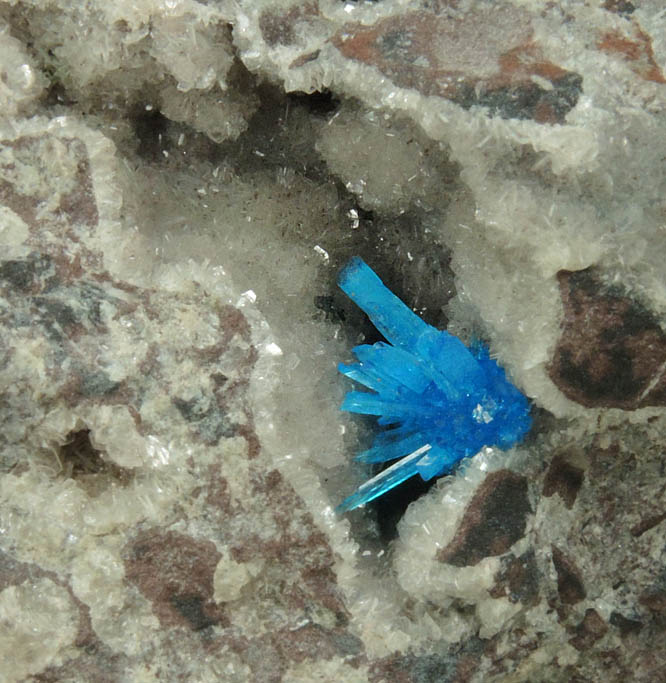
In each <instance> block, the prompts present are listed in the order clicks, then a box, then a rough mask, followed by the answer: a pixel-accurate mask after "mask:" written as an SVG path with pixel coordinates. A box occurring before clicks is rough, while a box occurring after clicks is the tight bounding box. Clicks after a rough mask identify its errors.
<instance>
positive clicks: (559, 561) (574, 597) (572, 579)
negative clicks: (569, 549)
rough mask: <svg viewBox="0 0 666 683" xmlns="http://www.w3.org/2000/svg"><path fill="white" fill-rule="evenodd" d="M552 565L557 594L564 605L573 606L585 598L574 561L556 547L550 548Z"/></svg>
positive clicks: (578, 571)
mask: <svg viewBox="0 0 666 683" xmlns="http://www.w3.org/2000/svg"><path fill="white" fill-rule="evenodd" d="M551 551H552V557H553V565H554V567H555V571H556V572H557V592H558V594H559V596H560V600H561V601H562V602H563V603H564V604H565V605H575V604H576V603H577V602H580V601H581V600H583V599H584V598H585V595H586V592H585V587H584V586H583V580H582V578H581V573H580V570H579V569H578V567H577V566H576V564H575V563H574V561H573V560H572V559H571V558H569V557H567V556H566V555H565V554H564V553H563V552H562V551H561V550H560V549H559V548H558V547H556V546H554V545H553V546H551Z"/></svg>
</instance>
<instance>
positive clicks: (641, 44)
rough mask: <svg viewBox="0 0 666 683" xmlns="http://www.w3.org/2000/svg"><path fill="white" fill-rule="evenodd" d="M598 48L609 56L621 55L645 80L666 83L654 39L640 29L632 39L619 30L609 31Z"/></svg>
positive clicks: (600, 41)
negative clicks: (656, 57)
mask: <svg viewBox="0 0 666 683" xmlns="http://www.w3.org/2000/svg"><path fill="white" fill-rule="evenodd" d="M597 47H598V48H599V49H600V50H603V51H604V52H607V53H609V54H616V55H620V56H621V57H622V59H624V61H626V62H629V63H630V66H631V70H632V71H633V72H634V73H635V74H636V75H637V76H640V77H641V78H643V79H644V80H646V81H653V82H654V83H666V78H664V74H663V73H662V72H661V69H660V68H659V65H658V64H657V61H656V60H655V58H654V51H653V49H652V39H651V38H650V36H649V35H647V33H645V32H643V31H641V30H640V29H639V28H636V29H635V31H634V36H633V37H632V38H630V37H629V36H626V35H624V34H623V33H621V32H620V31H619V30H617V31H609V32H607V33H605V34H604V35H603V36H602V37H601V39H600V40H599V42H598V43H597Z"/></svg>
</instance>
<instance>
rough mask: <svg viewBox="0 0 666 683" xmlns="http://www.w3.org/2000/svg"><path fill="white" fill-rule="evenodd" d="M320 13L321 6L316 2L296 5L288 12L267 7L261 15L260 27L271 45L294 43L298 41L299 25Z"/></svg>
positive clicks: (263, 35)
mask: <svg viewBox="0 0 666 683" xmlns="http://www.w3.org/2000/svg"><path fill="white" fill-rule="evenodd" d="M318 15H319V8H318V7H317V4H316V3H314V2H306V3H304V4H302V5H295V6H294V7H292V8H291V9H289V10H287V11H286V12H280V11H279V10H274V9H267V10H264V12H263V13H262V14H261V16H260V17H259V28H260V30H261V35H262V37H263V39H264V40H265V41H266V43H267V45H269V46H270V47H275V46H276V45H293V44H294V43H295V42H296V33H297V30H298V27H297V25H298V24H300V23H304V22H305V23H307V22H308V21H310V20H312V19H313V18H314V17H316V16H318Z"/></svg>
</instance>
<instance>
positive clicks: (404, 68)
mask: <svg viewBox="0 0 666 683" xmlns="http://www.w3.org/2000/svg"><path fill="white" fill-rule="evenodd" d="M490 15H492V21H490ZM531 38H532V30H531V27H530V18H529V15H528V14H526V13H524V12H521V11H520V10H518V9H515V8H513V7H511V6H508V5H505V6H500V7H497V8H493V9H488V10H472V11H470V12H468V13H466V14H464V15H462V16H461V17H460V18H458V17H447V16H438V15H436V14H431V13H430V12H413V13H407V14H404V15H401V16H398V17H391V18H389V19H384V20H382V21H379V22H377V24H375V25H373V26H369V27H368V26H363V25H353V24H348V25H345V26H344V28H343V30H342V31H340V32H339V33H338V34H337V35H335V36H334V37H333V44H334V45H335V46H336V47H337V48H338V49H339V50H340V51H341V53H342V54H343V55H345V56H346V57H349V58H351V59H355V60H358V61H360V62H363V63H364V64H368V65H371V66H375V67H377V68H378V69H379V70H380V71H381V72H382V73H383V74H384V75H385V76H387V77H388V78H389V79H390V80H391V81H392V82H394V83H395V84H396V85H398V86H400V87H402V88H414V89H416V90H418V91H419V92H420V93H422V94H423V95H426V96H433V95H434V96H439V97H444V98H446V99H450V100H452V101H454V102H456V103H458V104H460V105H461V106H463V107H465V108H469V107H472V106H474V105H480V106H485V107H488V109H489V111H490V112H491V113H493V114H499V115H501V116H504V117H507V118H511V117H517V118H533V119H535V120H536V121H539V122H542V123H545V122H547V123H561V122H562V121H563V120H564V116H565V115H566V114H567V112H568V111H569V110H570V109H571V108H572V107H573V106H575V104H576V101H577V100H578V95H579V94H580V92H581V83H582V78H581V77H580V76H579V75H577V74H575V73H571V72H568V71H567V70H565V69H563V68H561V67H559V66H557V65H556V64H553V63H551V62H549V61H548V60H547V59H545V58H544V57H543V56H542V54H541V51H540V50H539V48H538V46H537V45H536V44H535V43H534V42H533V41H532V39H531ZM532 77H538V78H540V79H543V80H544V81H545V82H546V83H548V87H547V88H545V87H543V86H541V85H538V84H537V82H536V80H534V79H533V78H532Z"/></svg>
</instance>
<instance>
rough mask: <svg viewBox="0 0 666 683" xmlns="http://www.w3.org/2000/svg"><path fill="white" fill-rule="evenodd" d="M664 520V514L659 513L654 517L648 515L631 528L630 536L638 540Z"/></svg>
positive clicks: (665, 515)
mask: <svg viewBox="0 0 666 683" xmlns="http://www.w3.org/2000/svg"><path fill="white" fill-rule="evenodd" d="M665 519H666V512H660V513H658V514H655V515H648V516H647V517H643V519H641V521H640V522H637V523H636V524H634V526H632V527H631V535H632V536H634V537H635V538H639V537H640V536H642V535H643V534H644V533H645V532H646V531H649V530H650V529H654V527H656V526H657V525H658V524H661V523H662V522H663V521H664V520H665Z"/></svg>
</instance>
